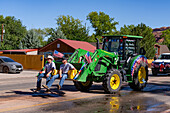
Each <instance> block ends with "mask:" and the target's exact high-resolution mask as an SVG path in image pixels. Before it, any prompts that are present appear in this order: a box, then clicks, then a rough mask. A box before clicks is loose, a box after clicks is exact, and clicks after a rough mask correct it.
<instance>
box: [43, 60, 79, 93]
mask: <svg viewBox="0 0 170 113" xmlns="http://www.w3.org/2000/svg"><path fill="white" fill-rule="evenodd" d="M62 63H63V64H61V65H60V70H59V74H57V75H54V76H53V77H52V78H51V80H50V81H49V82H48V83H47V85H43V87H44V88H46V89H47V91H48V90H50V89H49V88H50V87H51V86H52V84H53V82H54V81H55V79H57V78H60V79H61V80H60V82H59V84H58V85H57V88H58V90H60V89H61V87H62V86H63V83H64V80H65V79H66V78H67V77H68V71H69V70H76V69H75V67H74V66H73V65H72V64H70V63H68V62H67V59H66V58H62Z"/></svg>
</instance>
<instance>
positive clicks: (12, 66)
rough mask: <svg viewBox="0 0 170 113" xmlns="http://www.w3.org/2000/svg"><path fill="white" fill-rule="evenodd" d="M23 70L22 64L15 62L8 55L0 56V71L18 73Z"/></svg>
mask: <svg viewBox="0 0 170 113" xmlns="http://www.w3.org/2000/svg"><path fill="white" fill-rule="evenodd" d="M22 70H23V66H22V64H20V63H18V62H15V61H14V60H12V59H11V58H9V57H5V56H0V72H4V73H9V72H11V73H20V72H22Z"/></svg>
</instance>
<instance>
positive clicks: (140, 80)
mask: <svg viewBox="0 0 170 113" xmlns="http://www.w3.org/2000/svg"><path fill="white" fill-rule="evenodd" d="M147 81H148V66H147V65H144V64H140V65H138V66H137V68H136V70H135V72H134V75H133V82H132V83H129V86H130V87H131V88H132V89H133V90H136V91H140V90H141V89H143V88H144V87H145V86H146V84H147Z"/></svg>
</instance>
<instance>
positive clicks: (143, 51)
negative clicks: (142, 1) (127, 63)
mask: <svg viewBox="0 0 170 113" xmlns="http://www.w3.org/2000/svg"><path fill="white" fill-rule="evenodd" d="M139 53H140V54H141V55H145V54H146V51H145V49H144V47H142V48H140V52H139Z"/></svg>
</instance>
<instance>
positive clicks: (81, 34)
mask: <svg viewBox="0 0 170 113" xmlns="http://www.w3.org/2000/svg"><path fill="white" fill-rule="evenodd" d="M56 21H57V25H58V28H59V29H61V31H62V32H63V33H64V35H65V37H66V38H67V39H70V40H83V41H87V40H88V39H87V37H88V33H89V29H88V28H86V26H85V25H83V24H82V21H80V20H79V19H75V18H73V17H72V16H69V15H67V16H64V15H61V16H59V17H58V18H57V19H56Z"/></svg>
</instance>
